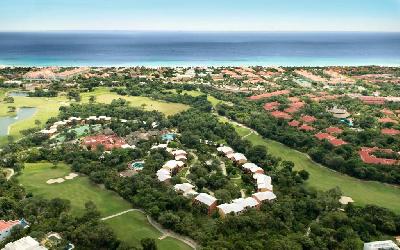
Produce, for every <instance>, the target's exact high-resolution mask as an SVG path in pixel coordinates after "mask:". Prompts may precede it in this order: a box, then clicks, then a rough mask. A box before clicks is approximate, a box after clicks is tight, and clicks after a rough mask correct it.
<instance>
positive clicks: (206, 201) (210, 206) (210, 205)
mask: <svg viewBox="0 0 400 250" xmlns="http://www.w3.org/2000/svg"><path fill="white" fill-rule="evenodd" d="M193 204H194V205H197V206H203V207H205V208H206V211H207V214H208V215H211V214H212V213H213V212H214V211H215V209H216V208H217V199H216V198H215V197H213V196H211V195H209V194H206V193H200V194H199V195H197V196H196V198H194V200H193Z"/></svg>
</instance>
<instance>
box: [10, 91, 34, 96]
mask: <svg viewBox="0 0 400 250" xmlns="http://www.w3.org/2000/svg"><path fill="white" fill-rule="evenodd" d="M7 96H29V93H28V92H22V91H14V92H8V93H7Z"/></svg>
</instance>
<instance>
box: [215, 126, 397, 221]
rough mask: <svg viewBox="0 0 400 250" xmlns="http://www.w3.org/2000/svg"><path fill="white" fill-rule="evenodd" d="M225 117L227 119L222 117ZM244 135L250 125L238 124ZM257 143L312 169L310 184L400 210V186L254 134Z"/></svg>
mask: <svg viewBox="0 0 400 250" xmlns="http://www.w3.org/2000/svg"><path fill="white" fill-rule="evenodd" d="M222 120H224V119H222ZM235 128H236V129H237V131H238V133H239V134H240V135H241V136H244V135H247V134H248V133H249V130H248V129H247V128H243V127H238V126H235ZM246 139H247V140H249V141H251V142H252V143H253V145H264V146H266V147H267V149H268V152H269V153H270V154H271V155H274V156H277V157H280V158H282V159H283V160H289V161H292V162H294V164H295V169H296V170H301V169H305V170H307V171H308V172H309V173H310V178H309V180H308V181H307V184H308V185H309V186H311V187H314V188H317V189H319V190H329V189H331V188H334V187H339V188H340V189H341V190H342V192H343V193H344V195H346V196H350V197H352V198H353V200H354V201H355V202H356V203H358V204H361V205H366V204H375V205H379V206H382V207H386V208H388V209H391V210H392V211H394V212H396V213H400V188H398V187H395V186H391V185H387V184H383V183H380V182H376V181H361V180H358V179H356V178H353V177H350V176H347V175H343V174H340V173H338V172H335V171H332V170H330V169H328V168H326V167H324V166H322V165H320V164H318V163H316V162H314V161H312V160H311V159H310V158H309V157H308V155H306V154H303V153H301V152H298V151H296V150H293V149H291V148H289V147H287V146H285V145H283V144H281V143H279V142H276V141H273V140H269V139H265V138H262V137H261V136H260V135H256V134H251V135H249V136H248V137H246Z"/></svg>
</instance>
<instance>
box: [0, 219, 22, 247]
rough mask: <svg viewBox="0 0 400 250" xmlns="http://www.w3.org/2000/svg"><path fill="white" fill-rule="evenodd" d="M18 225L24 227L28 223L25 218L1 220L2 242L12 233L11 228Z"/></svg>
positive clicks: (0, 235)
mask: <svg viewBox="0 0 400 250" xmlns="http://www.w3.org/2000/svg"><path fill="white" fill-rule="evenodd" d="M18 225H21V226H22V227H24V226H26V223H25V221H24V220H10V221H5V220H0V242H1V241H3V240H4V239H5V238H7V237H8V236H9V235H10V234H11V229H13V228H14V227H15V226H18Z"/></svg>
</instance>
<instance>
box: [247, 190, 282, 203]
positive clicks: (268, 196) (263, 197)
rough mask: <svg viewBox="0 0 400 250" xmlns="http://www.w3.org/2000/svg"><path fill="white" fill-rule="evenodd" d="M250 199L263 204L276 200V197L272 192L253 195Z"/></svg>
mask: <svg viewBox="0 0 400 250" xmlns="http://www.w3.org/2000/svg"><path fill="white" fill-rule="evenodd" d="M252 197H253V198H254V199H256V200H257V201H258V202H259V203H265V202H268V201H273V200H275V199H276V195H275V194H274V193H273V192H272V191H265V192H258V193H254V194H253V195H252Z"/></svg>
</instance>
